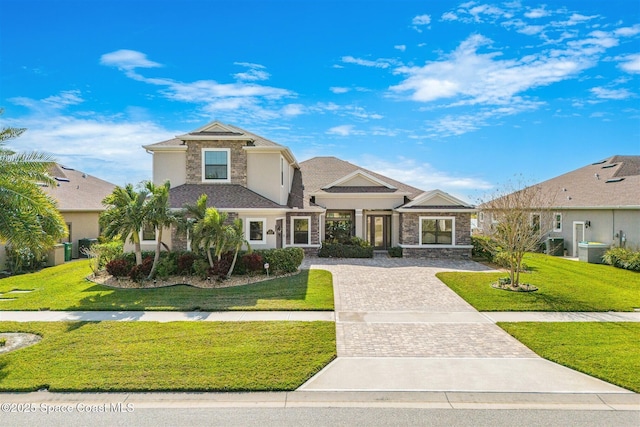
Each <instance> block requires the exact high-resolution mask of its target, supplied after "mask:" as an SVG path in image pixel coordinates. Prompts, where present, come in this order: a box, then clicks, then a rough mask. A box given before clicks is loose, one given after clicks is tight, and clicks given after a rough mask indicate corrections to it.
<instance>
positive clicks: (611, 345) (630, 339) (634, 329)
mask: <svg viewBox="0 0 640 427" xmlns="http://www.w3.org/2000/svg"><path fill="white" fill-rule="evenodd" d="M498 325H499V326H500V327H501V328H503V329H504V330H506V331H507V332H508V333H509V334H511V335H513V336H514V337H515V338H516V339H517V340H518V341H521V342H522V343H523V344H525V345H526V346H527V347H529V348H530V349H531V350H533V351H535V352H536V353H537V354H539V355H540V356H542V357H544V358H545V359H548V360H551V361H553V362H556V363H559V364H561V365H564V366H567V367H569V368H572V369H575V370H578V371H581V372H584V373H585V374H589V375H591V376H594V377H597V378H600V379H601V380H604V381H607V382H610V383H612V384H616V385H619V386H621V387H624V388H626V389H629V390H632V391H635V392H636V393H640V375H639V374H638V373H639V372H640V324H639V323H622V322H621V323H596V322H584V323H582V322H566V323H534V322H522V323H520V322H518V323H498Z"/></svg>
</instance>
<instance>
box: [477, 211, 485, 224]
mask: <svg viewBox="0 0 640 427" xmlns="http://www.w3.org/2000/svg"><path fill="white" fill-rule="evenodd" d="M478 221H480V222H484V212H478Z"/></svg>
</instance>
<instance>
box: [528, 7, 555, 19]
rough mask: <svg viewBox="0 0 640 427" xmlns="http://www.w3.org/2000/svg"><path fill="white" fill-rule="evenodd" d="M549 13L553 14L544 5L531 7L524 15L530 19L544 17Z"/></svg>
mask: <svg viewBox="0 0 640 427" xmlns="http://www.w3.org/2000/svg"><path fill="white" fill-rule="evenodd" d="M549 15H551V13H550V12H549V11H548V10H546V9H545V8H544V6H542V7H538V8H535V9H529V10H528V11H527V12H525V14H524V16H526V17H527V18H530V19H537V18H544V17H545V16H549Z"/></svg>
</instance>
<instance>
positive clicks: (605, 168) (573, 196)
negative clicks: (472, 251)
mask: <svg viewBox="0 0 640 427" xmlns="http://www.w3.org/2000/svg"><path fill="white" fill-rule="evenodd" d="M536 185H537V186H540V187H542V190H543V191H544V192H545V193H547V194H552V195H553V196H555V202H554V206H553V208H552V211H553V230H552V231H551V233H550V235H549V237H552V238H562V239H563V240H564V247H565V249H566V253H567V255H568V256H573V257H577V256H578V243H579V242H583V241H587V242H600V243H604V244H606V245H609V246H625V247H631V248H640V156H621V155H616V156H612V157H609V158H607V159H604V160H600V161H597V162H595V163H592V164H590V165H587V166H584V167H582V168H579V169H576V170H574V171H572V172H568V173H566V174H564V175H560V176H558V177H555V178H552V179H549V180H547V181H544V182H541V183H540V184H536ZM490 223H491V217H490V215H485V214H484V212H482V211H481V212H480V214H479V219H478V226H479V228H480V229H486V227H488V226H490Z"/></svg>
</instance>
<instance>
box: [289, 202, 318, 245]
mask: <svg viewBox="0 0 640 427" xmlns="http://www.w3.org/2000/svg"><path fill="white" fill-rule="evenodd" d="M296 216H308V217H311V242H309V244H311V245H319V244H320V232H319V230H320V214H319V213H318V212H291V213H287V226H286V241H287V244H286V246H291V239H292V237H291V221H292V219H291V218H293V217H296ZM303 249H304V248H303ZM313 249H314V250H315V251H317V250H318V249H317V248H313ZM305 254H306V251H305Z"/></svg>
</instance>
